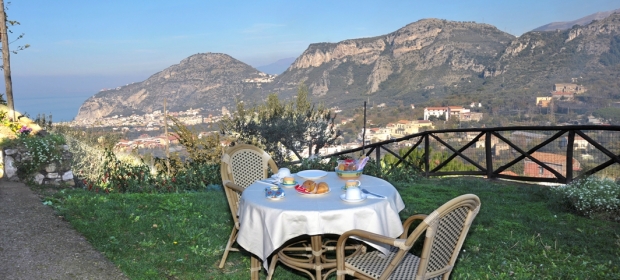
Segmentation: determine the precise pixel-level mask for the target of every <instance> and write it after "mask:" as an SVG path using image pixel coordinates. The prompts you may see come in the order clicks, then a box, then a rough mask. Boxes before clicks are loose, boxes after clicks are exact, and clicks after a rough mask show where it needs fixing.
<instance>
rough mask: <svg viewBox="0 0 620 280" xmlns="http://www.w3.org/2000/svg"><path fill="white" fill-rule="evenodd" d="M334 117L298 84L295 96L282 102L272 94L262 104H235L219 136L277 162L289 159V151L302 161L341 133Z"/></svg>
mask: <svg viewBox="0 0 620 280" xmlns="http://www.w3.org/2000/svg"><path fill="white" fill-rule="evenodd" d="M335 117H336V115H332V113H331V112H330V111H329V109H327V108H325V107H324V106H322V105H319V106H315V105H314V104H312V103H311V101H310V98H309V96H308V87H307V86H306V85H305V84H303V83H302V84H300V85H299V87H298V90H297V96H296V97H295V99H294V100H292V101H290V102H283V101H281V100H280V99H279V98H278V95H277V94H275V93H272V94H270V95H269V96H267V100H266V101H265V103H264V104H260V105H257V106H254V107H251V108H246V106H245V104H244V103H243V102H242V101H238V102H237V110H236V112H234V113H233V114H232V115H231V116H230V117H227V118H224V120H223V121H222V123H221V128H222V133H223V134H226V135H231V136H233V137H235V138H237V139H239V140H242V141H245V142H248V143H252V144H255V145H258V146H261V147H263V148H264V149H265V150H266V151H268V152H269V153H271V154H272V156H273V158H274V159H275V160H276V161H286V160H290V157H289V152H291V153H293V154H294V155H295V156H296V157H297V158H298V159H302V155H301V154H302V152H303V150H305V149H308V153H309V155H312V154H317V153H318V151H319V150H320V149H321V148H323V147H325V146H327V145H330V144H333V143H334V142H335V141H336V139H337V137H338V136H339V135H340V131H337V130H336V129H335V126H334V119H335Z"/></svg>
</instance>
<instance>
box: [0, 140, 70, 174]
mask: <svg viewBox="0 0 620 280" xmlns="http://www.w3.org/2000/svg"><path fill="white" fill-rule="evenodd" d="M64 144H65V138H64V137H63V136H62V135H59V134H48V135H46V136H40V135H29V133H21V134H18V137H17V138H15V139H7V140H6V141H4V142H3V143H2V146H5V147H14V148H17V149H24V150H26V151H27V152H26V153H25V156H24V157H22V159H21V161H18V162H15V167H17V175H18V176H19V177H20V178H27V177H28V176H30V175H32V174H34V173H36V172H37V171H39V170H42V169H43V168H45V166H46V165H48V164H50V163H56V164H58V165H60V164H61V162H62V159H63V157H62V152H63V145H64Z"/></svg>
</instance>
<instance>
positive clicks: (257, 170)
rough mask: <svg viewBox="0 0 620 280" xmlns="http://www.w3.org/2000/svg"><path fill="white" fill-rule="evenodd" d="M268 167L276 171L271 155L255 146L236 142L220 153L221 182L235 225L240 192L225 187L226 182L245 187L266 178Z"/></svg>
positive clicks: (276, 167)
mask: <svg viewBox="0 0 620 280" xmlns="http://www.w3.org/2000/svg"><path fill="white" fill-rule="evenodd" d="M269 169H271V172H273V173H277V172H278V166H277V165H276V163H275V162H274V161H273V159H271V156H269V154H268V153H267V152H265V151H263V150H262V149H260V148H258V147H256V146H252V145H247V144H237V145H235V146H233V147H230V148H228V149H227V150H226V151H224V153H223V154H222V161H221V166H220V173H221V175H222V184H223V187H224V191H225V192H226V198H227V199H228V205H229V206H230V211H231V213H232V216H233V220H234V221H235V224H236V225H237V224H238V219H237V210H238V209H239V198H240V196H241V194H240V193H238V192H236V191H233V190H231V189H230V188H227V187H226V184H227V183H234V184H236V185H237V186H239V187H242V188H247V187H248V186H249V185H251V184H252V183H254V181H256V180H260V179H265V178H267V176H269V173H268V171H269Z"/></svg>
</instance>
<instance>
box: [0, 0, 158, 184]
mask: <svg viewBox="0 0 620 280" xmlns="http://www.w3.org/2000/svg"><path fill="white" fill-rule="evenodd" d="M0 1H2V0H0ZM164 135H165V136H166V141H165V143H166V175H168V177H170V149H169V148H168V147H169V146H170V136H168V111H166V98H164Z"/></svg>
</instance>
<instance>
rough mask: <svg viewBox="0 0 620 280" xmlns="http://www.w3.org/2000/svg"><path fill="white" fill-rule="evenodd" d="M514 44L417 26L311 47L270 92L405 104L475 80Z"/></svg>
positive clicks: (451, 25) (458, 28) (468, 28)
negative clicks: (304, 89)
mask: <svg viewBox="0 0 620 280" xmlns="http://www.w3.org/2000/svg"><path fill="white" fill-rule="evenodd" d="M514 39H515V38H514V36H512V35H510V34H508V33H505V32H502V31H500V30H498V29H497V28H495V27H493V26H491V25H488V24H477V23H473V22H454V21H447V20H440V19H425V20H420V21H418V22H415V23H412V24H409V25H407V26H405V27H403V28H401V29H399V30H397V31H395V32H393V33H390V34H387V35H384V36H378V37H373V38H363V39H354V40H346V41H342V42H338V43H319V44H312V45H310V47H308V49H307V50H306V51H305V52H304V53H303V54H302V55H301V56H300V57H299V58H297V60H295V62H294V63H293V64H292V65H291V66H290V67H289V69H288V70H287V71H286V72H284V73H283V74H282V75H281V76H279V77H278V78H277V79H276V83H275V84H274V86H275V87H274V90H276V91H285V92H286V91H290V90H294V86H295V85H296V84H298V83H300V82H305V83H306V84H307V85H308V86H309V88H310V90H311V92H312V94H314V95H315V96H317V97H321V96H329V97H330V98H332V97H334V96H336V97H337V99H359V97H361V98H362V99H364V96H367V95H374V94H378V95H379V96H387V95H390V96H401V98H405V96H407V95H409V93H412V92H415V91H419V90H424V89H431V88H436V87H443V86H445V85H450V84H452V83H455V82H457V81H460V80H462V79H470V78H472V77H476V76H478V75H479V74H480V73H482V72H483V71H484V69H486V68H487V67H489V66H491V65H493V63H494V62H495V61H496V59H497V58H498V57H499V55H500V54H501V53H502V52H503V51H504V50H505V49H506V47H507V46H509V45H510V43H511V42H512V41H513V40H514ZM397 99H398V98H397Z"/></svg>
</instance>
